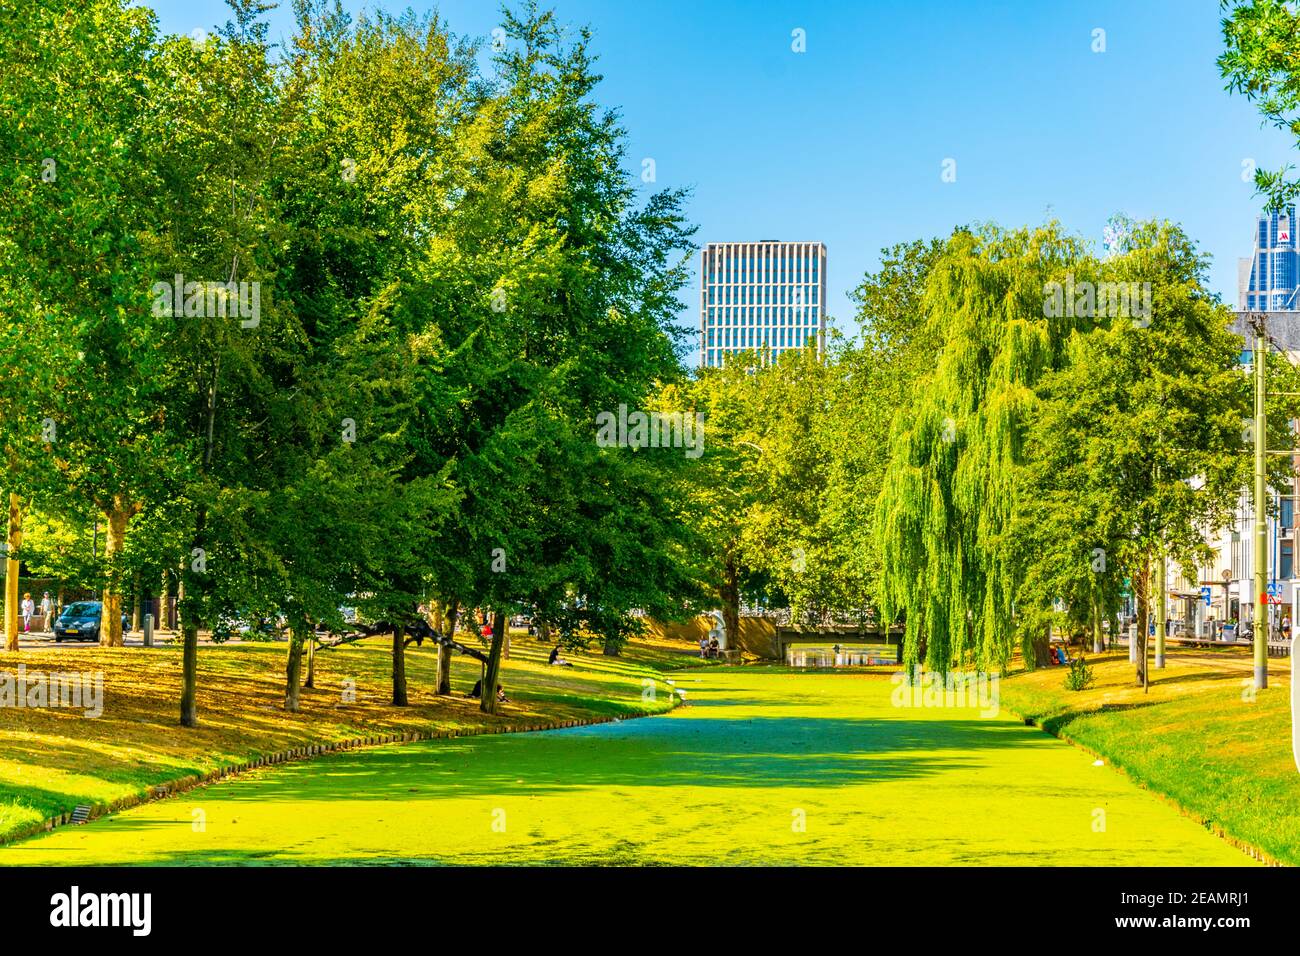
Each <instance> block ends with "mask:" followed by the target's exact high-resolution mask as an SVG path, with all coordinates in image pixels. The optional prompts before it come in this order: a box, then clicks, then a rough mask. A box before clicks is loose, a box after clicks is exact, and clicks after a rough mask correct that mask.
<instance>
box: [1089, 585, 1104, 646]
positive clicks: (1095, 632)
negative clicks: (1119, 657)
mask: <svg viewBox="0 0 1300 956" xmlns="http://www.w3.org/2000/svg"><path fill="white" fill-rule="evenodd" d="M1091 611H1092V613H1091V614H1090V615H1089V617H1090V618H1091V620H1092V652H1093V653H1094V654H1100V653H1102V651H1103V650H1105V648H1103V647H1102V643H1101V640H1102V635H1101V602H1100V601H1098V600H1097V597H1096V595H1093V597H1092V600H1091Z"/></svg>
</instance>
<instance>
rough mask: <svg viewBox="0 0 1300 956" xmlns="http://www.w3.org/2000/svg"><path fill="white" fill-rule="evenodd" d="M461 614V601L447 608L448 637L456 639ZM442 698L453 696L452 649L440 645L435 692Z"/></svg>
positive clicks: (446, 632)
mask: <svg viewBox="0 0 1300 956" xmlns="http://www.w3.org/2000/svg"><path fill="white" fill-rule="evenodd" d="M459 614H460V601H455V600H453V601H452V602H451V603H450V604H448V606H447V630H446V631H445V632H444V633H445V634H446V636H447V637H450V638H452V639H453V640H454V639H455V637H456V617H457V616H458V615H459ZM434 693H436V694H437V695H438V696H440V697H447V696H449V695H450V694H451V648H450V647H445V646H443V645H442V644H439V645H438V689H437V690H436V691H434Z"/></svg>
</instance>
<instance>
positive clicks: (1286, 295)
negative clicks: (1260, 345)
mask: <svg viewBox="0 0 1300 956" xmlns="http://www.w3.org/2000/svg"><path fill="white" fill-rule="evenodd" d="M1296 225H1297V224H1296V220H1295V206H1287V207H1286V208H1285V209H1283V210H1281V211H1280V212H1264V213H1261V214H1260V215H1259V218H1258V219H1256V220H1255V255H1254V256H1253V257H1252V258H1250V259H1239V260H1238V262H1237V308H1238V309H1240V310H1241V311H1243V312H1257V311H1258V312H1288V311H1295V310H1297V309H1300V253H1297V251H1296V237H1295V229H1296Z"/></svg>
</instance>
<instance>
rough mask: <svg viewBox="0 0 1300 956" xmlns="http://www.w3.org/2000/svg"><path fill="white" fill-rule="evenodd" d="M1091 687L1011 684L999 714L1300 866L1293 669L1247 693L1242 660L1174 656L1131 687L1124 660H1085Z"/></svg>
mask: <svg viewBox="0 0 1300 956" xmlns="http://www.w3.org/2000/svg"><path fill="white" fill-rule="evenodd" d="M1090 663H1092V664H1093V665H1094V668H1095V674H1096V682H1095V683H1094V684H1093V686H1092V687H1090V688H1089V689H1088V690H1086V691H1081V692H1072V691H1068V690H1066V689H1065V687H1064V680H1065V673H1064V670H1065V669H1064V668H1052V669H1050V670H1041V671H1036V672H1032V673H1027V674H1020V675H1017V676H1014V677H1010V678H1008V679H1006V680H1004V681H1003V682H1002V687H1001V694H1002V697H1001V702H1002V706H1003V707H1005V708H1008V709H1010V710H1012V711H1013V712H1015V713H1017V714H1020V715H1021V716H1023V717H1028V718H1032V719H1033V720H1035V721H1036V722H1038V723H1039V724H1041V725H1042V726H1043V727H1044V729H1046V730H1048V731H1049V732H1051V733H1054V734H1058V735H1060V736H1063V737H1066V738H1068V739H1070V740H1073V741H1076V742H1077V743H1079V744H1080V745H1082V746H1084V747H1087V748H1089V749H1091V750H1093V751H1096V752H1097V753H1098V754H1101V755H1102V756H1104V757H1105V758H1106V759H1107V761H1108V762H1110V763H1111V764H1112V765H1114V766H1115V767H1118V768H1120V769H1122V770H1123V771H1124V772H1126V773H1127V774H1128V775H1129V776H1130V777H1132V778H1133V779H1134V780H1136V781H1137V782H1139V783H1141V784H1142V785H1144V786H1146V787H1149V788H1150V789H1151V790H1153V791H1155V792H1157V793H1160V794H1164V795H1165V796H1167V797H1169V798H1171V799H1172V800H1174V801H1175V802H1176V803H1178V804H1179V805H1180V806H1182V807H1183V808H1185V809H1186V810H1188V811H1189V812H1190V813H1192V814H1193V815H1195V816H1196V817H1198V818H1200V819H1202V820H1204V821H1206V822H1208V823H1209V824H1211V825H1212V826H1214V827H1216V828H1219V829H1221V830H1222V831H1223V832H1224V833H1226V834H1227V835H1228V836H1229V837H1233V838H1236V839H1237V840H1240V841H1244V842H1245V843H1247V844H1249V845H1251V846H1254V847H1256V848H1258V849H1260V850H1263V851H1264V852H1265V853H1267V854H1269V855H1270V856H1272V857H1274V858H1275V859H1276V860H1278V861H1280V862H1284V863H1290V864H1300V773H1297V772H1296V767H1295V763H1294V761H1293V759H1292V755H1291V712H1290V703H1289V699H1290V698H1289V694H1290V679H1291V668H1290V662H1289V661H1288V660H1286V659H1280V660H1279V659H1273V660H1271V661H1270V662H1269V669H1270V681H1269V683H1270V687H1269V689H1268V690H1266V691H1263V692H1260V693H1259V694H1258V695H1256V694H1255V693H1254V692H1253V691H1252V690H1251V686H1250V685H1251V680H1250V677H1251V670H1250V659H1249V657H1247V656H1245V655H1244V654H1242V653H1240V652H1232V653H1228V652H1223V651H1199V652H1194V651H1179V652H1175V653H1174V654H1171V655H1170V657H1169V659H1168V667H1166V668H1165V669H1164V670H1162V671H1155V670H1153V671H1152V684H1151V687H1150V690H1149V692H1147V693H1143V691H1142V688H1140V687H1136V686H1133V683H1134V681H1133V665H1132V664H1130V663H1129V662H1128V658H1127V656H1125V655H1122V654H1121V655H1113V654H1111V655H1103V656H1100V657H1097V658H1095V659H1090Z"/></svg>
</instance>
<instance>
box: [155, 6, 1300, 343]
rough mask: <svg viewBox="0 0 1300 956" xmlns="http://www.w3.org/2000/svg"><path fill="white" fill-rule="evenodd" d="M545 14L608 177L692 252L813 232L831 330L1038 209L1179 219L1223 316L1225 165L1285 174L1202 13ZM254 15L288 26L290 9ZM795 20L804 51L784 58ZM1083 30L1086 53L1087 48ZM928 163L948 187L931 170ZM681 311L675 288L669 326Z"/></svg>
mask: <svg viewBox="0 0 1300 956" xmlns="http://www.w3.org/2000/svg"><path fill="white" fill-rule="evenodd" d="M150 5H151V6H153V7H154V8H155V9H156V10H157V11H158V14H159V19H160V22H161V25H162V27H163V29H164V30H166V31H168V32H176V33H189V32H190V31H191V30H193V29H195V28H196V27H204V28H207V29H211V28H212V27H213V26H214V25H215V24H218V23H222V22H224V21H225V20H226V19H227V15H226V8H225V5H224V3H222V2H219V0H195V2H173V0H156V2H154V3H152V4H150ZM375 5H376V4H374V3H373V2H372V3H370V4H367V6H372V7H373V6H375ZM380 5H382V6H384V7H385V8H387V9H390V10H393V11H399V10H402V9H405V8H406V7H407V6H413V7H414V8H415V9H416V10H426V9H429V8H431V7H434V6H436V7H437V8H438V9H440V10H441V12H442V14H443V16H444V18H445V19H446V20H447V22H448V23H449V24H450V26H451V28H452V29H453V30H454V31H455V32H457V33H459V34H462V35H473V36H484V37H486V36H488V35H489V34H490V33H491V30H492V28H493V27H494V26H496V25H497V23H498V21H499V16H498V10H499V7H498V5H497V4H496V3H494V2H493V0H441V2H440V3H432V2H424V0H419V2H415V3H405V2H393V3H381V4H380ZM552 5H553V6H554V8H555V9H556V11H557V13H558V14H559V16H560V18H561V20H563V21H565V22H569V23H572V24H587V25H589V26H591V27H592V28H593V30H594V31H595V51H596V52H597V53H598V54H599V56H600V62H599V65H600V68H601V70H602V72H603V73H604V75H605V82H604V84H603V86H602V88H601V95H602V98H603V99H604V100H605V101H606V102H607V103H608V104H610V105H614V106H617V107H619V109H620V110H621V111H622V114H623V119H624V124H625V125H626V126H627V128H628V131H629V135H630V144H629V147H630V148H629V154H628V160H629V173H635V174H637V175H639V173H640V170H641V160H642V158H644V157H652V158H653V159H654V160H655V164H656V168H657V175H658V183H657V185H658V186H660V187H665V186H689V187H691V188H692V189H693V191H694V195H693V198H692V200H691V203H690V207H689V211H690V215H691V217H692V218H693V220H694V221H695V222H696V223H697V224H698V225H699V226H700V232H699V236H698V239H699V241H700V242H701V243H703V242H709V241H740V240H750V239H769V238H770V239H799V240H821V241H823V242H825V243H826V244H827V247H828V259H827V262H828V274H829V292H830V295H829V300H828V305H829V311H830V314H831V315H832V317H833V318H835V319H837V320H838V322H837V324H838V325H839V327H840V328H842V329H851V328H853V323H852V320H851V319H852V308H851V305H850V303H849V301H848V298H847V294H848V292H849V291H850V290H851V289H852V288H853V287H854V286H855V285H856V284H857V282H858V281H859V280H860V278H861V276H862V275H863V273H864V272H866V271H867V270H869V269H872V268H874V267H875V265H876V264H877V262H878V259H879V251H880V249H881V248H882V247H884V246H887V245H892V244H893V243H895V242H901V241H906V240H911V239H916V238H922V237H929V236H934V235H946V234H947V233H948V232H949V231H950V230H951V229H952V227H953V226H954V225H957V224H960V223H967V222H972V221H983V220H991V221H996V222H998V223H1001V224H1003V225H1008V226H1011V225H1023V224H1026V223H1040V222H1042V221H1044V220H1045V219H1048V218H1057V219H1060V220H1061V221H1062V222H1063V223H1064V224H1065V226H1066V228H1067V229H1069V230H1071V231H1073V232H1075V233H1077V234H1079V235H1082V236H1084V237H1085V238H1088V239H1090V240H1093V241H1096V242H1097V243H1100V237H1101V232H1102V227H1103V225H1104V224H1105V222H1106V220H1107V218H1108V217H1109V216H1110V215H1112V214H1113V213H1116V212H1123V213H1126V214H1128V215H1129V216H1132V217H1134V218H1148V217H1161V218H1168V219H1172V220H1175V221H1178V222H1181V223H1182V224H1183V226H1184V227H1185V228H1186V229H1187V230H1188V232H1189V233H1190V235H1191V236H1192V237H1193V238H1194V239H1195V240H1196V241H1197V242H1199V243H1200V245H1201V247H1202V248H1203V249H1204V250H1205V251H1206V252H1209V253H1210V254H1211V255H1212V256H1213V257H1214V262H1213V266H1212V271H1211V285H1212V288H1213V289H1214V290H1215V291H1217V292H1219V293H1220V294H1221V295H1222V296H1223V298H1224V300H1225V301H1227V302H1228V303H1229V304H1231V305H1233V306H1234V307H1235V304H1236V281H1237V280H1236V261H1237V257H1238V256H1249V255H1250V254H1251V251H1252V249H1251V241H1252V225H1253V217H1254V215H1255V212H1256V209H1257V207H1258V205H1259V203H1258V200H1257V199H1256V198H1255V197H1254V196H1253V186H1252V185H1251V184H1250V183H1248V182H1243V180H1242V162H1243V160H1246V159H1253V160H1254V161H1255V162H1257V163H1258V164H1259V165H1260V166H1262V167H1265V168H1272V167H1275V166H1279V165H1282V164H1284V163H1287V162H1293V161H1295V162H1297V164H1298V165H1300V156H1297V152H1296V150H1295V149H1294V148H1293V144H1292V143H1291V142H1290V140H1289V137H1287V136H1285V135H1284V134H1281V133H1279V132H1277V131H1275V130H1273V129H1271V128H1269V129H1264V128H1261V126H1260V123H1259V120H1258V116H1257V113H1256V112H1255V110H1254V107H1253V106H1252V105H1251V104H1250V103H1249V102H1247V101H1246V100H1245V99H1243V98H1241V97H1239V96H1229V95H1228V94H1227V93H1226V92H1225V91H1224V89H1223V82H1222V80H1220V79H1219V76H1218V72H1217V69H1216V67H1215V58H1216V57H1217V55H1218V53H1219V51H1220V48H1221V43H1222V40H1221V36H1220V28H1219V16H1220V14H1219V9H1218V4H1217V3H1214V2H1212V0H1115V2H1108V0H1100V2H1087V3H1084V2H1059V0H1051V2H1047V0H1038V2H1028V0H1026V2H1000V3H993V2H980V3H973V2H961V0H905V2H900V0H888V2H886V0H821V2H818V3H808V2H806V0H800V2H785V0H646V2H640V0H553V3H552ZM346 6H347V7H348V8H349V9H352V10H356V9H360V8H361V7H362V4H360V3H353V2H351V0H348V2H347V3H346ZM271 19H272V22H273V24H274V25H275V29H274V30H273V33H283V34H286V35H287V33H288V32H289V30H290V27H291V13H290V7H289V5H288V3H287V2H286V3H284V5H283V6H282V7H281V8H280V9H279V10H277V11H275V12H273V13H272V14H271ZM796 28H799V29H802V30H804V31H805V34H806V45H807V50H806V52H805V53H802V54H799V53H795V52H793V51H792V50H791V43H792V40H791V31H792V30H794V29H796ZM1097 28H1101V29H1103V30H1105V44H1106V50H1105V52H1104V53H1094V52H1093V50H1092V47H1093V44H1094V39H1093V31H1094V30H1095V29H1097ZM947 158H952V159H955V160H956V170H957V179H956V182H952V183H945V182H943V181H942V180H941V176H940V173H941V168H942V163H943V161H944V160H945V159H947ZM646 188H649V187H646ZM696 288H698V286H696ZM692 291H693V290H692ZM692 303H698V296H697V295H691V294H689V293H688V295H687V296H686V298H685V302H684V304H683V315H682V318H683V322H684V323H685V324H687V325H690V326H694V325H695V324H696V322H697V318H696V316H695V314H694V313H693V311H692V309H691V304H692Z"/></svg>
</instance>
